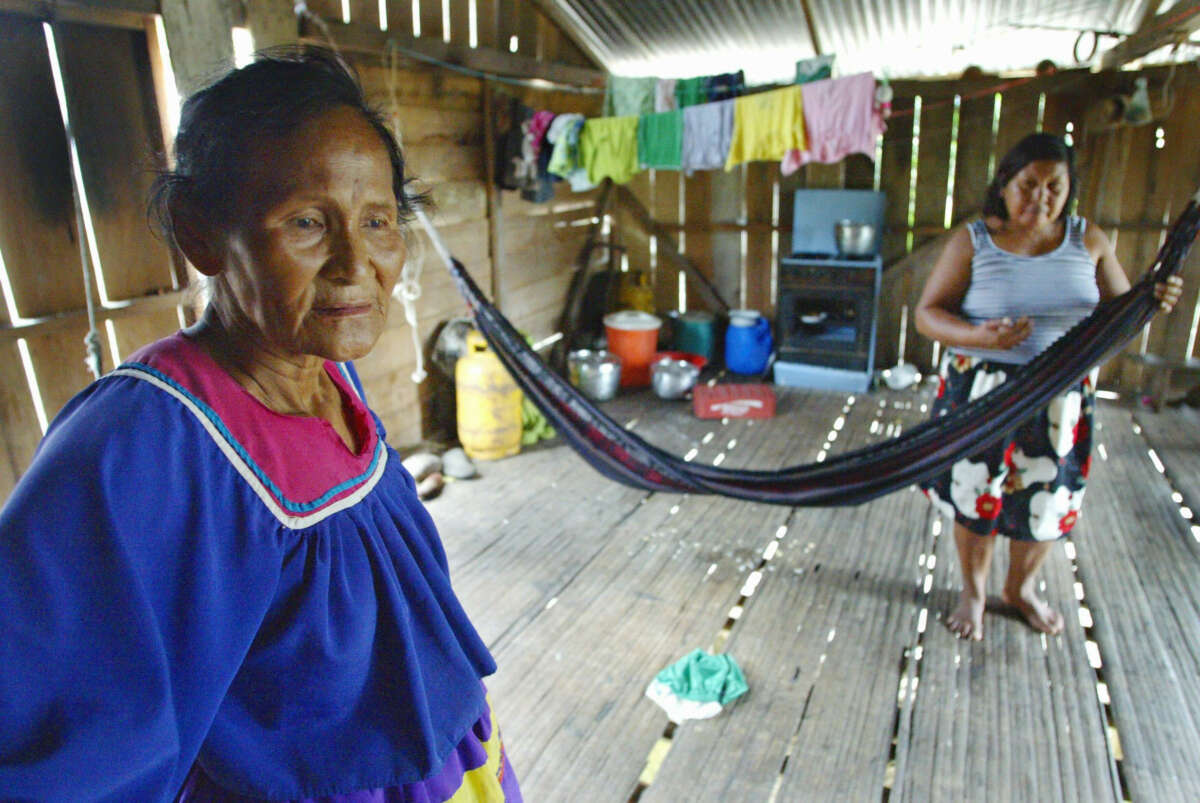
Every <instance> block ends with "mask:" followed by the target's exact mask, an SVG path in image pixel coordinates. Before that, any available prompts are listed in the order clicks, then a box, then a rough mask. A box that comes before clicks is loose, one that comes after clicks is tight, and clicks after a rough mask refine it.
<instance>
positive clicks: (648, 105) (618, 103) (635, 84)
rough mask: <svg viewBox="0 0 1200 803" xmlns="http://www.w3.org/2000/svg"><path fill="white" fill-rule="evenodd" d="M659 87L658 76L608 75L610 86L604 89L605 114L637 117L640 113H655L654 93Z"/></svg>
mask: <svg viewBox="0 0 1200 803" xmlns="http://www.w3.org/2000/svg"><path fill="white" fill-rule="evenodd" d="M657 89H658V79H657V78H623V77H621V76H619V75H610V76H608V86H607V87H606V88H605V91H604V116H605V117H631V116H632V117H636V116H637V115H639V114H654V95H655V92H656V91H657Z"/></svg>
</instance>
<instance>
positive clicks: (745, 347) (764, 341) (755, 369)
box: [725, 310, 775, 374]
mask: <svg viewBox="0 0 1200 803" xmlns="http://www.w3.org/2000/svg"><path fill="white" fill-rule="evenodd" d="M774 346H775V343H774V341H773V340H772V338H771V324H770V322H769V321H767V319H766V318H764V317H763V316H762V315H761V314H760V313H758V312H756V311H755V310H733V311H732V312H730V313H729V328H728V329H727V330H725V367H726V368H728V369H729V370H730V371H733V372H734V373H736V374H761V373H762V372H763V371H765V370H767V363H768V362H769V361H770V359H771V350H772V349H773V348H774Z"/></svg>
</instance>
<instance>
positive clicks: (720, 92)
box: [704, 70, 746, 103]
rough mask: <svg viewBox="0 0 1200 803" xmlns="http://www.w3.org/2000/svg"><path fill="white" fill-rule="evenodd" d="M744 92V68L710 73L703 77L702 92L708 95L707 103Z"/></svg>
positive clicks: (726, 98)
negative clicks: (715, 73) (716, 73)
mask: <svg viewBox="0 0 1200 803" xmlns="http://www.w3.org/2000/svg"><path fill="white" fill-rule="evenodd" d="M745 92H746V73H745V71H744V70H738V71H737V72H727V73H721V74H720V75H710V76H708V77H707V78H705V79H704V93H705V95H706V96H707V97H708V102H709V103H712V102H713V101H715V100H728V99H729V98H736V97H738V96H739V95H742V94H744V93H745Z"/></svg>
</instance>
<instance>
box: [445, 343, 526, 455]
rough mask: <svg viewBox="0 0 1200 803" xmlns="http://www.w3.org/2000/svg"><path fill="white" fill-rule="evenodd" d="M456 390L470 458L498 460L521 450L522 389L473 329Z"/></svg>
mask: <svg viewBox="0 0 1200 803" xmlns="http://www.w3.org/2000/svg"><path fill="white" fill-rule="evenodd" d="M454 388H455V392H456V395H457V396H458V439H459V441H461V442H462V447H463V451H465V452H466V453H467V455H468V456H470V457H472V458H474V459H477V460H498V459H500V458H501V457H508V456H509V455H513V454H516V453H517V452H519V451H521V390H520V388H518V387H517V384H516V383H515V382H513V379H512V377H511V376H509V374H508V371H507V370H506V369H505V367H504V366H503V365H502V364H501V362H500V359H499V358H498V357H497V356H496V355H495V354H493V353H492V352H491V350H490V349H488V345H487V341H486V340H484V339H483V335H481V334H479V332H477V331H475V330H474V329H472V330H471V331H470V332H468V333H467V351H466V353H465V354H463V356H461V357H459V358H458V362H457V363H455V366H454Z"/></svg>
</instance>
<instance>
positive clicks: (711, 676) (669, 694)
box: [646, 650, 749, 723]
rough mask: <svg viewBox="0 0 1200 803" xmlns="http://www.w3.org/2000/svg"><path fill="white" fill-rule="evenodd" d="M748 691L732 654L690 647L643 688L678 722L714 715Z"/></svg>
mask: <svg viewBox="0 0 1200 803" xmlns="http://www.w3.org/2000/svg"><path fill="white" fill-rule="evenodd" d="M747 691H749V686H747V685H746V678H745V676H744V675H743V674H742V669H741V667H739V666H738V663H737V661H735V660H734V658H733V656H732V655H730V654H729V653H721V654H719V655H713V654H711V653H707V652H705V651H704V650H692V651H691V652H690V653H688V654H687V655H685V656H684V657H683V658H680V659H679V660H678V661H676V662H675V663H673V664H671V665H670V666H668V667H667V668H666V669H664V670H662V671H661V672H659V673H658V674H657V675H656V676H655V677H654V680H652V681H651V682H650V685H649V686H647V687H646V696H647V697H649V698H650V699H651V700H653V701H654V702H655V703H657V704H658V705H659V707H661V708H662V709H663V710H664V711H666V712H667V716H668V717H669V718H670V720H671V721H672V722H676V723H678V722H683V721H684V720H685V719H709V718H711V717H715V716H716V715H717V714H719V713H721V710H722V709H723V708H724V707H725V706H727V705H729V704H730V703H732V702H733V701H734V700H736V699H737V698H738V697H741V696H742V695H743V694H745V693H746V692H747Z"/></svg>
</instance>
